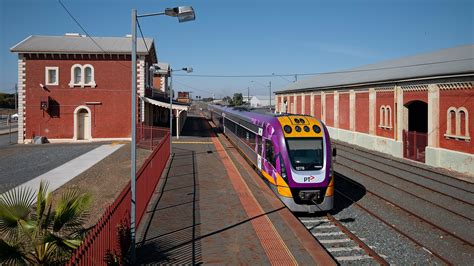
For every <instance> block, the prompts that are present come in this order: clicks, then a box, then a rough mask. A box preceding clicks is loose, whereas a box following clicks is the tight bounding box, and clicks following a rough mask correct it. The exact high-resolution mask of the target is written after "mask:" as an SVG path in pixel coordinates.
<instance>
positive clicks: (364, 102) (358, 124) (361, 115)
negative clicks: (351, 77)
mask: <svg viewBox="0 0 474 266" xmlns="http://www.w3.org/2000/svg"><path fill="white" fill-rule="evenodd" d="M355 98H356V103H355V109H356V110H355V111H356V115H355V130H356V131H357V132H361V133H367V134H368V133H369V93H368V92H363V93H356V97H355Z"/></svg>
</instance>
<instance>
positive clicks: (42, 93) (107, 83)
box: [11, 34, 157, 143]
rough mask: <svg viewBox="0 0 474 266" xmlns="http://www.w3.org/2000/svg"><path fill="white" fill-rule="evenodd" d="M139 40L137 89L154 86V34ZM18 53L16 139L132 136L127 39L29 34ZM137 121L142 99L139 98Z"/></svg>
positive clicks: (141, 93) (141, 92) (17, 47)
mask: <svg viewBox="0 0 474 266" xmlns="http://www.w3.org/2000/svg"><path fill="white" fill-rule="evenodd" d="M145 41H146V45H145V44H144V42H143V41H138V43H137V56H138V58H137V93H138V95H139V96H142V97H144V96H145V90H146V88H149V87H151V86H152V81H153V78H152V77H150V71H149V70H148V69H149V66H151V65H153V64H155V63H157V57H156V52H155V48H154V43H153V40H152V39H148V38H146V39H145ZM11 51H12V52H15V53H18V94H19V121H18V122H19V123H18V129H19V130H18V143H28V142H30V141H31V140H32V139H33V138H34V137H35V136H45V137H47V138H48V139H49V141H52V142H54V141H78V140H87V141H100V140H115V139H116V140H128V139H130V138H131V130H130V122H131V121H130V114H131V111H130V107H131V99H130V97H131V92H130V88H131V52H130V51H131V38H129V37H119V38H117V37H94V38H89V37H86V36H81V35H79V34H66V35H65V36H30V37H28V38H26V39H25V40H23V41H21V42H20V43H18V44H17V45H15V46H14V47H12V48H11ZM137 106H138V108H137V116H138V119H139V120H138V121H144V119H145V104H143V103H142V101H138V105H137Z"/></svg>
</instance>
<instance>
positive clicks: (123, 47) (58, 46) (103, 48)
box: [10, 34, 153, 54]
mask: <svg viewBox="0 0 474 266" xmlns="http://www.w3.org/2000/svg"><path fill="white" fill-rule="evenodd" d="M145 42H146V46H145ZM145 42H144V41H143V39H142V38H138V39H137V54H148V52H149V51H150V50H151V49H152V47H153V39H151V38H145ZM99 46H100V47H99ZM146 48H148V51H147V49H146ZM131 50H132V38H131V37H88V36H85V35H79V34H67V35H64V36H36V35H32V36H29V37H28V38H26V39H24V40H23V41H21V42H19V43H18V44H16V45H15V46H13V47H12V48H10V51H12V52H17V53H78V54H103V53H113V54H129V53H131Z"/></svg>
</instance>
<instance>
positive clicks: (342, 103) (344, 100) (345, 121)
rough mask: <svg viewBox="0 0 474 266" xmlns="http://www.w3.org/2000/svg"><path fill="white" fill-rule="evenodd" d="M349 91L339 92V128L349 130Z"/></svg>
mask: <svg viewBox="0 0 474 266" xmlns="http://www.w3.org/2000/svg"><path fill="white" fill-rule="evenodd" d="M349 111H350V110H349V93H339V128H342V129H346V130H349V126H350V121H349V120H350V112H349Z"/></svg>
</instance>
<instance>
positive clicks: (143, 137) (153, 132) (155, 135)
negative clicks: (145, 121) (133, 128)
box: [136, 125, 169, 150]
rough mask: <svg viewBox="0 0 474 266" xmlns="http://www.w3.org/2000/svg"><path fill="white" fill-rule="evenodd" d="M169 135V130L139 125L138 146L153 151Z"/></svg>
mask: <svg viewBox="0 0 474 266" xmlns="http://www.w3.org/2000/svg"><path fill="white" fill-rule="evenodd" d="M168 133H169V129H168V128H160V127H152V126H145V125H139V126H137V138H136V139H137V146H138V147H140V148H144V149H150V150H153V149H154V148H155V147H156V146H157V145H158V144H159V143H160V142H161V140H162V139H163V138H164V137H165V136H166V135H167V134H168Z"/></svg>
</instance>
